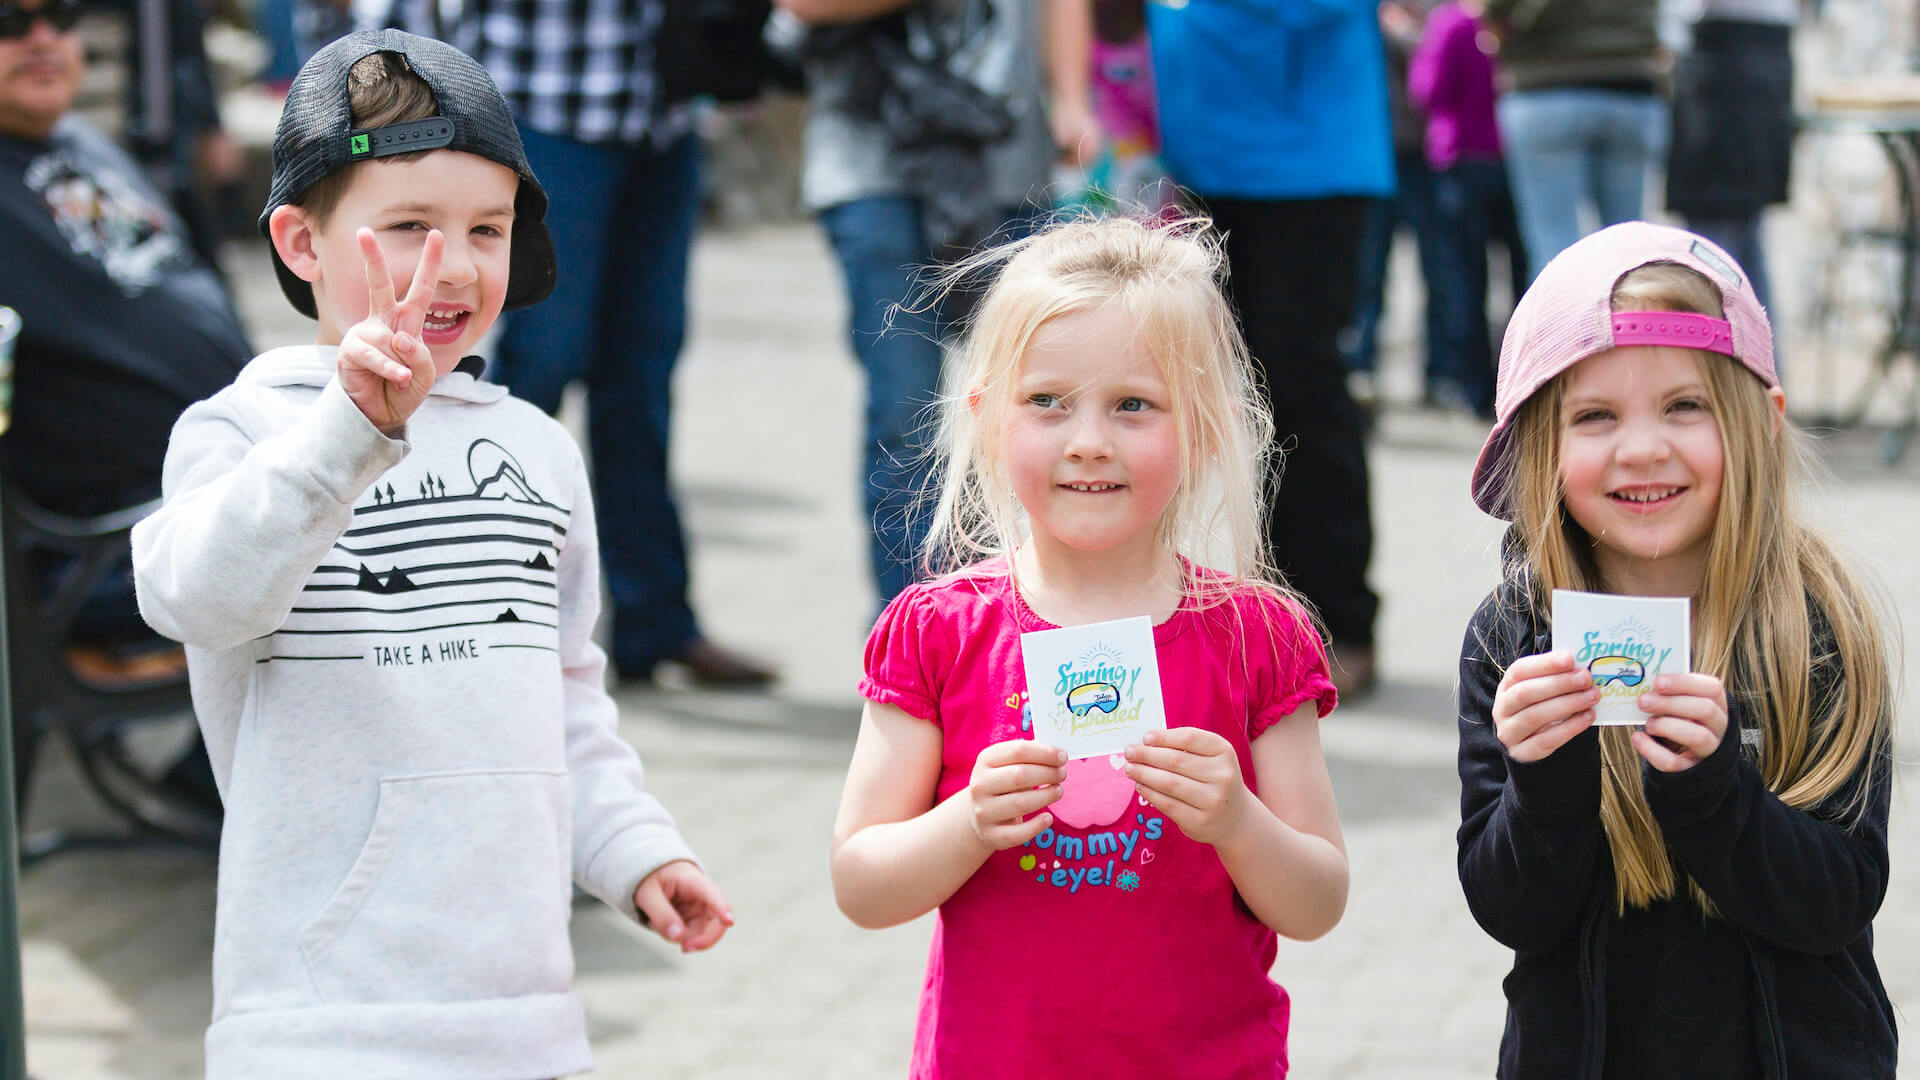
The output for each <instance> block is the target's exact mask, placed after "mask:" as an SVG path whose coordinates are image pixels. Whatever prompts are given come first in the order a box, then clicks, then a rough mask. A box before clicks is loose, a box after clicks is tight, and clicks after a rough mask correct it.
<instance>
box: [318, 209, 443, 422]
mask: <svg viewBox="0 0 1920 1080" xmlns="http://www.w3.org/2000/svg"><path fill="white" fill-rule="evenodd" d="M354 239H355V240H356V241H358V242H359V244H360V255H361V257H362V258H364V259H365V260H366V263H367V299H368V303H367V317H366V318H365V319H362V320H361V321H359V322H357V323H355V324H354V325H353V326H352V327H351V328H350V329H348V330H347V333H346V336H345V337H343V338H342V339H341V341H340V358H339V372H340V386H341V388H342V389H344V390H346V392H347V396H348V397H350V398H352V399H353V403H354V404H355V405H358V406H359V407H360V411H361V412H362V413H365V414H366V417H367V419H368V420H370V421H372V422H373V426H374V427H377V428H379V429H380V432H381V434H383V435H387V436H389V437H392V436H396V435H398V434H399V433H400V432H401V430H403V429H404V428H405V427H406V425H407V417H409V416H412V415H413V411H414V410H415V409H418V408H419V407H420V403H421V402H423V401H425V400H426V399H427V392H428V391H429V390H431V389H432V388H433V353H432V351H431V350H429V349H428V348H427V346H426V343H425V342H423V341H421V340H420V330H421V327H422V326H424V325H425V323H426V321H427V308H428V307H429V306H430V305H432V303H433V290H434V288H435V286H436V285H438V283H439V281H440V252H441V248H442V246H443V245H444V244H445V243H446V238H445V237H443V236H441V235H440V230H438V229H434V230H433V231H431V232H429V233H427V239H426V243H424V244H423V245H421V249H420V265H419V266H417V267H415V268H414V271H413V283H412V285H411V286H410V287H409V288H408V289H407V296H406V299H404V300H399V301H396V300H395V299H394V290H393V275H392V273H390V272H389V271H388V269H387V256H386V253H385V252H383V251H381V250H380V241H378V240H377V239H375V238H374V235H373V230H372V229H367V228H362V229H361V230H360V231H359V232H357V233H355V234H354Z"/></svg>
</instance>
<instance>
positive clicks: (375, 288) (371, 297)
mask: <svg viewBox="0 0 1920 1080" xmlns="http://www.w3.org/2000/svg"><path fill="white" fill-rule="evenodd" d="M353 238H354V239H355V240H357V241H359V243H360V257H361V258H362V259H364V260H366V264H367V314H368V315H370V316H371V317H373V318H375V319H379V320H380V321H381V322H386V321H387V320H388V319H389V318H390V317H391V316H392V314H393V275H392V274H391V273H389V272H388V271H387V254H386V252H384V251H381V250H380V241H379V240H377V239H375V238H374V235H373V230H372V229H369V228H366V227H364V226H362V227H361V229H360V231H359V232H357V233H354V234H353Z"/></svg>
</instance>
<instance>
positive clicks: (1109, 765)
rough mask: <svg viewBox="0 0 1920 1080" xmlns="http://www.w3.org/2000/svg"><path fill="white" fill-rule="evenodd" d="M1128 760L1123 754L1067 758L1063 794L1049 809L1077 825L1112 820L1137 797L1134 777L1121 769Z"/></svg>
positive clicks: (1088, 825)
mask: <svg viewBox="0 0 1920 1080" xmlns="http://www.w3.org/2000/svg"><path fill="white" fill-rule="evenodd" d="M1126 764H1127V760H1126V759H1125V758H1123V757H1121V756H1120V755H1119V754H1110V755H1108V756H1106V757H1090V758H1080V759H1078V760H1075V761H1069V762H1067V768H1066V778H1065V779H1064V780H1062V781H1061V782H1060V798H1059V799H1058V800H1056V801H1055V802H1054V804H1053V805H1052V806H1049V807H1047V809H1048V810H1050V811H1052V813H1053V816H1054V818H1055V819H1056V820H1058V821H1059V822H1061V823H1062V824H1065V825H1071V826H1073V827H1074V828H1076V829H1086V828H1091V827H1093V826H1095V825H1106V824H1110V823H1111V822H1113V821H1115V820H1117V819H1118V818H1119V817H1120V814H1121V812H1123V811H1124V810H1126V808H1127V800H1128V799H1130V798H1132V797H1133V793H1134V787H1133V781H1132V780H1129V779H1128V778H1127V774H1126V773H1124V772H1121V771H1120V770H1122V769H1124V768H1125V767H1126Z"/></svg>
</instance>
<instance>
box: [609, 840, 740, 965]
mask: <svg viewBox="0 0 1920 1080" xmlns="http://www.w3.org/2000/svg"><path fill="white" fill-rule="evenodd" d="M633 906H634V907H636V908H639V909H640V914H642V915H644V916H646V918H647V925H648V926H649V927H651V928H652V929H653V932H654V933H656V934H659V935H660V936H661V937H663V938H666V939H667V940H668V941H671V942H674V943H675V944H677V945H679V946H680V951H681V952H683V953H693V952H699V951H700V950H701V949H705V948H710V947H712V945H713V944H714V943H715V942H717V941H719V940H720V936H721V935H722V934H725V933H726V932H727V928H728V927H729V926H732V925H733V909H732V908H730V907H728V906H727V898H726V897H724V896H722V895H720V887H719V886H718V885H715V884H714V883H713V882H712V881H710V880H708V878H707V875H706V874H705V873H703V872H702V871H701V869H700V868H699V867H698V866H695V865H694V864H692V863H690V862H687V861H686V860H684V859H681V860H677V861H675V862H670V863H668V864H666V865H665V866H662V867H661V868H660V869H658V870H655V871H654V872H653V873H651V874H648V875H647V876H646V878H645V880H643V881H641V882H640V887H639V888H637V889H635V890H633Z"/></svg>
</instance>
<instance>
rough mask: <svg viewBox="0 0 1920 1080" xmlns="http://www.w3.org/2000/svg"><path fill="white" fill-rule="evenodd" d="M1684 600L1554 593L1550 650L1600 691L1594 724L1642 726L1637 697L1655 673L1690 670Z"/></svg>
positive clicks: (1566, 591) (1649, 687) (1650, 685)
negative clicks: (1568, 657) (1566, 657)
mask: <svg viewBox="0 0 1920 1080" xmlns="http://www.w3.org/2000/svg"><path fill="white" fill-rule="evenodd" d="M1687 609H1688V601H1687V598H1686V597H1684V596H1680V597H1673V596H1617V595H1615V594H1613V593H1589V592H1575V591H1574V590H1572V589H1555V590H1553V647H1554V649H1555V650H1556V651H1559V650H1565V651H1566V652H1570V653H1572V654H1573V661H1574V663H1575V664H1578V665H1579V666H1580V667H1583V668H1585V669H1586V670H1587V672H1588V674H1590V675H1592V676H1593V684H1594V685H1595V686H1597V687H1599V688H1600V704H1599V705H1598V706H1596V708H1595V719H1594V723H1596V724H1644V723H1646V722H1647V714H1646V713H1644V712H1641V711H1640V695H1641V694H1642V693H1644V692H1646V691H1648V690H1652V689H1653V680H1654V677H1655V676H1657V675H1662V674H1666V675H1673V674H1680V673H1684V672H1687V671H1691V670H1692V657H1691V655H1690V649H1689V645H1688V643H1689V642H1690V641H1691V638H1690V637H1689V636H1688V631H1689V628H1688V626H1687Z"/></svg>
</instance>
